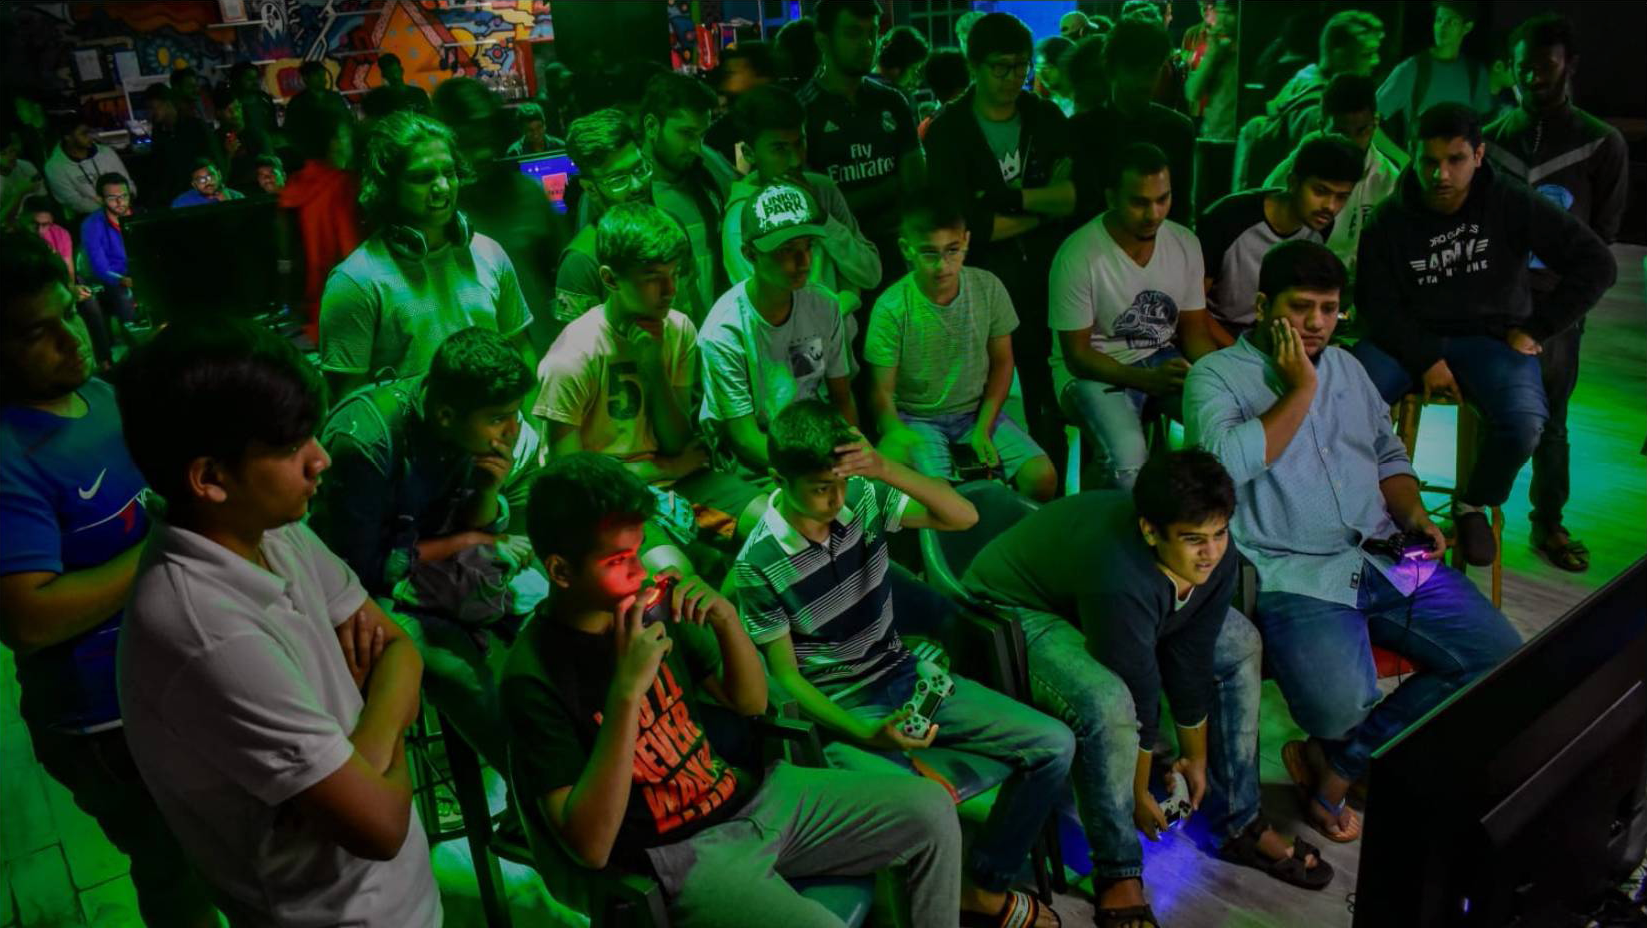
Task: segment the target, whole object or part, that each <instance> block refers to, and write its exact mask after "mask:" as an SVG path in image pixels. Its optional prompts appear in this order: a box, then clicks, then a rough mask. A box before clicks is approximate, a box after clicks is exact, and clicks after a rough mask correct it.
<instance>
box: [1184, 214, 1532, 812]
mask: <svg viewBox="0 0 1647 928" xmlns="http://www.w3.org/2000/svg"><path fill="white" fill-rule="evenodd" d="M1344 283H1345V276H1344V267H1343V265H1342V264H1340V263H1339V261H1338V259H1337V258H1336V257H1334V256H1333V254H1332V252H1331V251H1329V250H1327V248H1326V247H1325V246H1323V245H1321V244H1319V243H1316V242H1307V241H1290V242H1283V243H1281V244H1279V245H1277V246H1275V247H1274V248H1272V249H1270V252H1269V254H1267V255H1265V256H1264V264H1263V267H1262V268H1261V269H1260V271H1259V284H1258V293H1259V296H1258V299H1257V305H1258V324H1257V325H1256V326H1255V327H1254V328H1253V330H1252V331H1251V332H1248V333H1247V334H1245V335H1243V336H1241V338H1240V339H1238V340H1237V341H1236V343H1235V345H1234V346H1233V347H1230V348H1225V349H1223V350H1222V351H1217V352H1214V353H1213V354H1212V355H1211V356H1210V357H1206V358H1203V359H1202V360H1201V361H1200V362H1198V363H1197V364H1196V365H1195V367H1194V368H1193V369H1191V371H1190V374H1189V380H1188V383H1187V385H1186V387H1185V393H1186V399H1185V402H1184V410H1185V420H1186V421H1185V422H1184V431H1185V438H1186V440H1187V441H1188V442H1189V444H1191V445H1194V446H1199V447H1200V448H1202V449H1204V450H1206V451H1208V452H1210V453H1211V454H1212V455H1214V456H1215V457H1217V458H1218V460H1219V461H1220V462H1221V463H1222V464H1223V465H1224V468H1225V469H1226V470H1227V471H1228V472H1229V476H1230V478H1231V480H1233V481H1234V483H1235V498H1236V505H1235V515H1234V517H1233V518H1232V519H1231V520H1230V534H1231V535H1232V536H1233V537H1234V540H1235V544H1236V547H1237V548H1239V549H1240V551H1241V554H1242V555H1244V556H1245V557H1246V558H1247V559H1248V560H1250V561H1251V562H1252V563H1253V566H1254V567H1255V568H1256V570H1257V572H1258V598H1257V606H1256V608H1255V610H1254V612H1253V615H1252V620H1253V622H1254V624H1256V625H1257V626H1258V630H1259V633H1260V634H1261V635H1262V636H1263V639H1264V664H1265V666H1266V667H1267V668H1269V669H1270V671H1271V672H1272V673H1273V674H1274V676H1275V679H1276V681H1277V682H1278V683H1279V684H1280V686H1281V694H1282V695H1283V696H1284V697H1286V700H1287V705H1288V707H1289V708H1290V709H1291V711H1292V715H1293V718H1295V719H1296V720H1297V721H1298V724H1299V727H1301V728H1302V729H1303V730H1304V731H1305V732H1307V733H1308V734H1309V736H1310V737H1309V740H1307V741H1293V742H1290V743H1288V744H1287V745H1285V746H1284V747H1283V748H1282V751H1281V758H1282V761H1283V762H1284V763H1285V765H1286V768H1287V773H1288V775H1289V776H1290V777H1291V778H1292V780H1293V782H1294V783H1295V784H1296V785H1297V786H1298V787H1300V788H1301V789H1302V790H1303V797H1304V806H1305V809H1304V814H1305V819H1306V821H1308V822H1310V824H1311V825H1313V826H1314V827H1315V828H1316V829H1317V830H1318V831H1319V832H1320V833H1321V834H1322V835H1324V836H1325V837H1326V838H1328V839H1329V840H1331V841H1334V842H1337V843H1344V842H1349V841H1354V840H1356V838H1358V837H1359V836H1360V834H1361V818H1360V816H1359V815H1358V814H1357V813H1356V812H1355V810H1354V809H1351V808H1349V806H1348V805H1347V804H1346V802H1345V797H1346V796H1347V795H1348V793H1349V790H1350V786H1351V784H1353V783H1355V782H1356V781H1358V780H1361V779H1362V778H1363V777H1364V776H1365V775H1366V773H1367V767H1368V765H1369V763H1370V762H1371V760H1372V754H1373V752H1374V751H1376V750H1378V749H1379V748H1380V747H1381V746H1383V745H1384V744H1385V743H1387V742H1388V741H1389V740H1390V739H1391V738H1394V737H1395V736H1396V735H1398V734H1399V733H1400V732H1401V731H1403V730H1404V729H1406V728H1407V726H1409V725H1411V724H1414V723H1416V722H1417V721H1418V720H1419V719H1420V718H1422V717H1423V716H1424V715H1425V713H1427V712H1429V711H1430V710H1432V709H1434V708H1435V707H1436V706H1437V705H1439V704H1440V703H1441V702H1442V701H1443V700H1444V699H1446V698H1447V696H1448V695H1449V694H1451V693H1453V692H1454V691H1456V690H1458V689H1459V688H1460V687H1463V686H1464V685H1466V684H1468V683H1469V682H1470V681H1471V680H1473V679H1474V678H1476V677H1478V676H1480V675H1481V674H1483V673H1485V672H1487V671H1488V670H1490V669H1491V668H1492V667H1494V666H1495V665H1497V664H1498V663H1499V662H1500V661H1502V660H1503V659H1504V658H1505V657H1507V656H1509V655H1510V654H1511V653H1512V652H1513V651H1514V650H1515V649H1516V648H1518V647H1520V645H1521V637H1520V636H1519V635H1518V634H1516V631H1515V629H1514V628H1513V627H1511V625H1510V623H1509V621H1508V620H1507V619H1506V618H1505V617H1504V615H1503V614H1502V613H1500V612H1499V611H1498V610H1497V609H1495V608H1493V605H1492V603H1490V602H1488V601H1487V598H1486V597H1485V596H1483V595H1481V593H1480V592H1479V591H1477V590H1476V588H1475V585H1474V584H1472V583H1471V582H1470V581H1469V580H1467V579H1466V578H1465V577H1464V576H1463V575H1462V574H1460V573H1458V572H1457V571H1455V570H1453V569H1452V568H1450V567H1447V566H1446V565H1445V564H1444V563H1443V562H1442V557H1443V555H1444V553H1445V551H1446V548H1447V542H1446V538H1445V537H1444V536H1443V535H1442V534H1441V530H1440V529H1439V528H1438V527H1437V526H1436V524H1435V523H1434V522H1433V521H1431V519H1430V516H1429V514H1428V512H1426V511H1425V507H1424V501H1423V499H1422V498H1421V497H1420V495H1419V486H1418V479H1417V477H1416V475H1415V474H1414V473H1413V468H1412V463H1411V461H1410V460H1409V459H1408V457H1407V451H1406V448H1404V447H1403V446H1402V444H1401V440H1400V439H1399V438H1397V437H1396V436H1395V433H1394V430H1393V429H1392V428H1391V427H1390V410H1389V407H1388V406H1386V405H1385V403H1384V400H1383V399H1382V398H1381V397H1380V396H1379V393H1378V390H1377V388H1376V387H1375V386H1374V384H1373V382H1372V379H1371V378H1369V377H1368V376H1367V372H1366V370H1365V369H1363V367H1362V366H1361V365H1360V364H1358V363H1356V361H1355V359H1354V358H1353V357H1352V356H1351V355H1350V354H1349V353H1348V352H1346V351H1345V350H1344V349H1342V348H1337V347H1333V346H1332V345H1331V342H1332V336H1333V331H1334V329H1335V328H1336V326H1337V325H1338V310H1339V295H1340V294H1341V293H1342V292H1343V288H1344ZM1326 462H1330V463H1326ZM1399 532H1416V533H1419V534H1421V535H1423V536H1424V537H1426V538H1427V539H1428V542H1429V550H1428V551H1426V552H1424V553H1422V554H1420V553H1418V552H1416V551H1413V552H1409V553H1405V554H1404V555H1402V556H1400V557H1391V556H1389V555H1387V554H1384V553H1375V552H1373V551H1369V550H1366V548H1364V547H1363V544H1364V543H1365V542H1367V541H1369V540H1383V539H1391V538H1392V537H1394V536H1396V535H1397V533H1399ZM1373 646H1377V647H1381V648H1388V649H1390V650H1393V651H1395V652H1396V653H1398V654H1400V655H1402V656H1403V657H1406V658H1409V659H1410V660H1411V661H1412V663H1413V665H1414V666H1416V667H1418V668H1420V669H1419V670H1418V671H1417V672H1416V673H1413V674H1411V675H1409V676H1407V677H1406V678H1405V679H1404V680H1403V681H1401V683H1400V685H1399V686H1398V687H1396V689H1395V691H1394V692H1393V693H1390V694H1389V695H1387V696H1386V695H1383V693H1382V692H1381V691H1380V689H1379V686H1378V670H1377V667H1376V666H1375V664H1374V662H1373V654H1372V647H1373Z"/></svg>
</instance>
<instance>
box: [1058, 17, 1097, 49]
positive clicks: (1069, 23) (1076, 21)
mask: <svg viewBox="0 0 1647 928" xmlns="http://www.w3.org/2000/svg"><path fill="white" fill-rule="evenodd" d="M1058 34H1059V35H1060V36H1062V37H1064V38H1066V39H1068V40H1070V41H1071V42H1079V41H1081V40H1082V39H1084V38H1087V37H1088V36H1090V35H1092V34H1093V29H1092V20H1090V19H1088V18H1087V14H1085V13H1083V12H1081V11H1080V10H1070V11H1069V12H1068V13H1065V14H1064V15H1063V16H1060V17H1058Z"/></svg>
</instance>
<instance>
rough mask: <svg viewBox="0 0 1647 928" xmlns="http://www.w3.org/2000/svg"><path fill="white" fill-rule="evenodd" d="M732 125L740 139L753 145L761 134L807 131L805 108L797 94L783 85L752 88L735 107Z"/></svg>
mask: <svg viewBox="0 0 1647 928" xmlns="http://www.w3.org/2000/svg"><path fill="white" fill-rule="evenodd" d="M732 124H733V125H734V126H735V127H737V130H738V138H740V139H742V140H743V142H744V144H746V145H753V144H755V139H756V137H757V136H759V135H760V134H761V133H762V132H783V131H788V130H791V129H803V128H805V127H806V107H805V106H804V105H802V103H801V100H800V98H799V97H797V96H795V91H793V90H790V89H789V88H788V87H785V86H783V85H782V84H762V85H760V86H759V87H751V88H749V89H748V90H746V91H744V92H743V93H742V94H740V95H739V96H738V99H737V102H735V103H733V104H732Z"/></svg>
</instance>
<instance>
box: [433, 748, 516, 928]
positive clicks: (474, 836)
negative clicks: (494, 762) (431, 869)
mask: <svg viewBox="0 0 1647 928" xmlns="http://www.w3.org/2000/svg"><path fill="white" fill-rule="evenodd" d="M440 730H441V735H442V737H443V738H444V739H445V741H446V762H447V763H448V764H450V765H451V768H452V785H453V788H454V789H455V790H456V792H457V800H458V808H459V809H461V810H462V811H463V836H464V837H465V838H466V839H468V841H469V854H470V855H471V856H472V857H473V858H474V862H475V883H476V886H477V888H478V889H479V892H480V905H481V909H482V910H483V911H484V912H485V914H486V925H487V928H511V924H512V920H511V919H510V916H509V899H508V895H507V892H506V891H505V888H504V885H503V871H502V868H500V867H499V866H498V859H497V855H495V854H493V853H492V810H491V807H490V806H489V805H488V804H487V802H486V784H485V782H484V781H483V780H482V779H481V775H480V758H479V757H478V756H477V755H476V754H475V749H474V748H473V747H470V745H469V742H467V741H465V740H463V736H462V735H460V734H458V733H457V730H456V729H454V728H453V727H452V726H451V724H450V723H449V722H447V721H446V720H445V719H444V718H443V719H441V724H440Z"/></svg>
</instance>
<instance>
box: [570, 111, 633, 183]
mask: <svg viewBox="0 0 1647 928" xmlns="http://www.w3.org/2000/svg"><path fill="white" fill-rule="evenodd" d="M635 144H638V143H637V142H636V141H635V132H634V130H633V129H632V128H630V125H629V120H627V119H625V118H623V111H622V110H620V109H618V108H616V107H607V108H606V109H603V110H596V111H594V112H593V113H589V114H588V115H585V116H579V117H578V118H577V119H574V120H572V124H571V125H570V126H567V127H566V154H567V155H569V156H570V157H571V159H572V163H573V164H575V165H577V168H578V170H579V171H581V172H582V173H584V174H588V173H589V172H590V171H592V170H594V169H596V168H598V167H600V166H601V165H603V164H605V163H606V162H608V161H610V160H612V159H613V158H615V157H617V155H618V152H620V151H622V150H623V149H624V148H625V147H626V146H629V145H635Z"/></svg>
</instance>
